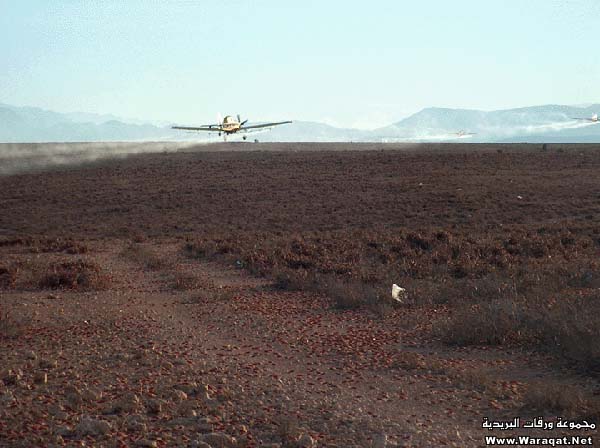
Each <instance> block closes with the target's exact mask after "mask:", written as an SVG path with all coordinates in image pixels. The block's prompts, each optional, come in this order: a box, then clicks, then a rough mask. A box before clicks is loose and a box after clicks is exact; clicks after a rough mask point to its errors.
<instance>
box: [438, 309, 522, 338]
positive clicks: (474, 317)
mask: <svg viewBox="0 0 600 448" xmlns="http://www.w3.org/2000/svg"><path fill="white" fill-rule="evenodd" d="M524 319H525V314H524V313H523V310H522V309H521V306H520V304H519V303H517V302H515V301H509V300H492V301H489V302H481V303H477V304H474V305H463V306H462V307H460V308H458V309H457V310H455V311H453V312H452V314H451V315H450V317H447V318H445V319H443V320H440V321H438V322H437V324H436V326H435V330H434V331H435V333H436V335H437V336H439V337H441V339H442V340H443V341H444V342H446V343H447V344H451V345H499V344H503V343H505V342H507V341H509V340H514V339H518V338H520V337H521V326H522V322H523V320H524Z"/></svg>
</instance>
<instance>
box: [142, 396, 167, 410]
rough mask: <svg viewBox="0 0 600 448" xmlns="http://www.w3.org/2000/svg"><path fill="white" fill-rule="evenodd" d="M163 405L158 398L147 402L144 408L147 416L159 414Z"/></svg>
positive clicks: (162, 401)
mask: <svg viewBox="0 0 600 448" xmlns="http://www.w3.org/2000/svg"><path fill="white" fill-rule="evenodd" d="M164 404H165V402H164V400H160V399H158V398H156V399H152V400H148V401H147V402H146V408H147V409H148V413H149V414H160V413H161V412H162V408H163V405H164Z"/></svg>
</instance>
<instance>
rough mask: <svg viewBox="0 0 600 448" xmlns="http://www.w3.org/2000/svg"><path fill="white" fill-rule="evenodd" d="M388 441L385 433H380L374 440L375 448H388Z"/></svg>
mask: <svg viewBox="0 0 600 448" xmlns="http://www.w3.org/2000/svg"><path fill="white" fill-rule="evenodd" d="M387 443H388V439H387V435H386V434H385V433H383V432H382V433H379V434H377V435H376V436H375V438H374V439H373V448H386V447H387V446H388V444H387Z"/></svg>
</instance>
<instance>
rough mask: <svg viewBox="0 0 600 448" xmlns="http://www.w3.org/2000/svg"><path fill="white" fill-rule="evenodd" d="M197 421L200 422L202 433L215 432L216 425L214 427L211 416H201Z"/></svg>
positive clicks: (199, 429) (199, 426) (199, 427)
mask: <svg viewBox="0 0 600 448" xmlns="http://www.w3.org/2000/svg"><path fill="white" fill-rule="evenodd" d="M197 422H198V426H197V430H198V432H201V433H209V432H213V430H214V427H213V424H212V421H211V420H210V419H209V418H207V417H201V418H199V419H198V420H197Z"/></svg>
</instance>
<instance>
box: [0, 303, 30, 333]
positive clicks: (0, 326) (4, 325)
mask: <svg viewBox="0 0 600 448" xmlns="http://www.w3.org/2000/svg"><path fill="white" fill-rule="evenodd" d="M24 330H25V324H24V321H23V320H20V319H17V318H15V317H14V316H13V315H11V314H10V313H9V312H8V311H4V312H3V311H2V310H0V338H17V337H19V336H20V335H21V334H23V331H24Z"/></svg>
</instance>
